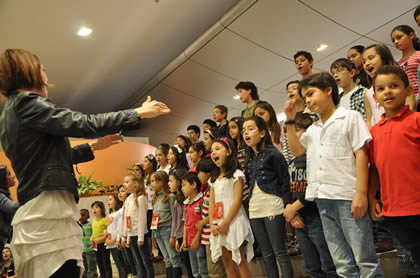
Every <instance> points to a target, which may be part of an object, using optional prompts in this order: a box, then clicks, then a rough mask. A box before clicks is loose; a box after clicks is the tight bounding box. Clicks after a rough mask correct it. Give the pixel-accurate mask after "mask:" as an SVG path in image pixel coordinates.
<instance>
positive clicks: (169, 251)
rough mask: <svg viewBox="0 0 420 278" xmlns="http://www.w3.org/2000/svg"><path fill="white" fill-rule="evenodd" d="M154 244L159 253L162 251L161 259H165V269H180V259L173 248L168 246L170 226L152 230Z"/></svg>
mask: <svg viewBox="0 0 420 278" xmlns="http://www.w3.org/2000/svg"><path fill="white" fill-rule="evenodd" d="M154 235H155V239H156V243H157V244H158V246H159V248H160V251H162V254H163V258H164V259H165V268H170V267H182V264H181V257H180V256H179V253H178V252H176V250H175V248H171V247H170V246H169V239H170V237H171V226H163V227H159V228H158V229H157V230H154Z"/></svg>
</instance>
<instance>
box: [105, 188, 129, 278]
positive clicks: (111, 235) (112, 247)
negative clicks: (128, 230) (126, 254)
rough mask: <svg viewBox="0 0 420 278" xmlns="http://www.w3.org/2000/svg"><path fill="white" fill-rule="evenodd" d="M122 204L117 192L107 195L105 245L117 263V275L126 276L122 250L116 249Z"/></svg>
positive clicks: (126, 271) (121, 277)
mask: <svg viewBox="0 0 420 278" xmlns="http://www.w3.org/2000/svg"><path fill="white" fill-rule="evenodd" d="M122 206H123V202H122V201H120V200H119V199H118V194H112V195H109V196H108V207H109V216H108V226H107V229H106V232H107V235H106V236H107V238H106V240H105V245H106V249H108V250H109V251H110V252H111V256H112V258H113V259H114V262H115V264H116V265H117V269H118V275H119V277H120V278H126V277H127V276H128V270H127V268H126V265H125V263H124V258H123V254H122V251H121V250H118V249H117V237H118V228H119V227H120V226H121V221H122V213H123V211H122Z"/></svg>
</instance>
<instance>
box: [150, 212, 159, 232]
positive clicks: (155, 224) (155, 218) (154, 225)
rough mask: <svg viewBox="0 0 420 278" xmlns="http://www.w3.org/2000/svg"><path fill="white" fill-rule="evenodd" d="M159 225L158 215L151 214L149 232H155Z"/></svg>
mask: <svg viewBox="0 0 420 278" xmlns="http://www.w3.org/2000/svg"><path fill="white" fill-rule="evenodd" d="M158 223H159V213H153V215H152V224H151V225H150V229H151V230H157V227H158Z"/></svg>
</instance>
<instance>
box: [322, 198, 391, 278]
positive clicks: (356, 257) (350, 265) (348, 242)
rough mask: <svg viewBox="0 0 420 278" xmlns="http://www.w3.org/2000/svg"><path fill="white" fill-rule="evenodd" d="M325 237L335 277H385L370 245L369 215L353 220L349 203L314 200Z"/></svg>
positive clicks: (370, 227) (370, 224)
mask: <svg viewBox="0 0 420 278" xmlns="http://www.w3.org/2000/svg"><path fill="white" fill-rule="evenodd" d="M316 203H317V205H318V210H319V215H320V216H321V220H322V226H323V227H324V235H325V239H326V240H327V244H328V249H329V250H330V254H331V256H332V258H333V261H334V264H335V267H336V268H337V274H338V275H340V276H342V277H384V274H383V273H382V270H381V268H380V266H379V263H378V257H377V256H376V252H375V247H374V245H373V234H372V220H371V219H370V216H369V214H368V213H366V214H365V216H363V218H361V219H359V220H356V219H355V218H354V216H353V214H352V213H351V203H352V201H347V200H329V199H317V200H316Z"/></svg>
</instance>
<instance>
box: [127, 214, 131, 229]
mask: <svg viewBox="0 0 420 278" xmlns="http://www.w3.org/2000/svg"><path fill="white" fill-rule="evenodd" d="M127 229H128V230H131V216H127Z"/></svg>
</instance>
